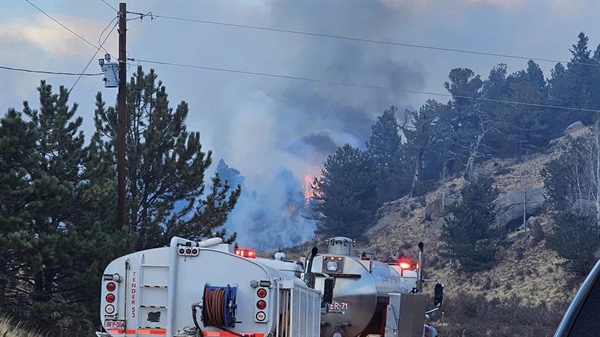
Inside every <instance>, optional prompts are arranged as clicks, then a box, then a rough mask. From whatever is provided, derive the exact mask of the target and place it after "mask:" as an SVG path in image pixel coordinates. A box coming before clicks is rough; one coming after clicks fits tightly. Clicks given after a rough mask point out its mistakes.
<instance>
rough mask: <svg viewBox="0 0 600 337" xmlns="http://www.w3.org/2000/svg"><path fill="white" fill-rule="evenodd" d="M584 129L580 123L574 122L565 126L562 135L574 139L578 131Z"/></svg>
mask: <svg viewBox="0 0 600 337" xmlns="http://www.w3.org/2000/svg"><path fill="white" fill-rule="evenodd" d="M583 129H585V125H583V123H581V122H580V121H577V122H574V123H572V124H571V125H569V126H567V128H566V129H565V131H563V134H564V135H565V136H567V137H574V136H575V135H576V134H577V133H579V131H581V130H583Z"/></svg>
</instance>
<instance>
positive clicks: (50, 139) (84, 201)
mask: <svg viewBox="0 0 600 337" xmlns="http://www.w3.org/2000/svg"><path fill="white" fill-rule="evenodd" d="M38 92H39V97H40V110H34V109H31V108H30V106H29V104H28V102H25V103H24V108H23V114H24V115H25V116H27V117H28V118H29V119H30V120H31V122H30V123H28V124H25V123H24V122H22V121H20V119H21V116H20V114H18V113H15V112H14V111H9V113H8V115H7V117H6V118H5V119H4V120H3V125H5V126H6V125H11V124H12V125H17V124H21V125H24V128H23V130H22V131H20V132H17V131H16V130H15V129H14V128H7V129H5V130H3V137H6V138H5V140H10V139H12V140H13V141H14V140H15V139H16V137H23V138H22V141H21V139H19V143H21V145H20V146H19V147H16V148H15V149H17V151H19V152H20V153H22V155H23V158H22V159H19V160H18V161H16V162H15V161H14V159H13V160H12V161H9V162H12V164H11V166H12V167H8V169H9V171H8V177H10V176H12V178H13V179H14V178H16V179H14V180H12V183H13V184H15V185H13V186H14V187H15V188H16V189H15V190H12V191H11V192H9V194H8V196H5V197H4V198H5V201H8V203H6V204H5V205H3V206H2V207H3V209H4V207H5V206H7V208H6V209H7V210H8V211H9V212H11V207H14V206H17V205H18V206H19V207H20V208H21V209H20V210H19V213H20V216H19V217H14V216H9V217H8V218H6V217H5V216H3V218H5V221H4V222H5V225H6V226H3V227H2V230H3V231H4V232H3V233H2V234H3V235H2V237H4V238H7V239H8V244H9V247H7V248H9V249H8V250H7V251H6V253H7V254H13V256H14V258H15V260H14V261H13V264H12V266H15V265H16V266H17V267H18V268H19V269H18V282H16V283H13V284H12V285H11V286H14V288H13V289H12V291H11V293H12V294H14V293H16V289H18V292H19V293H20V294H21V300H22V301H23V302H22V303H23V304H25V305H24V308H22V310H20V312H19V314H20V315H22V316H23V317H27V318H28V321H29V322H30V323H31V324H32V325H37V326H38V327H44V329H45V330H47V331H49V332H51V333H52V334H54V335H59V334H60V333H62V332H64V331H69V333H70V334H73V335H83V334H85V333H86V332H87V333H90V332H91V331H93V326H94V324H95V323H97V321H98V317H97V311H96V308H97V306H98V305H99V303H98V302H99V296H100V292H99V290H100V289H99V288H98V286H97V283H98V280H99V279H100V275H101V273H102V271H103V268H104V266H105V265H106V264H107V263H108V262H109V261H110V260H111V259H113V258H114V257H116V255H120V254H121V253H122V252H123V251H124V250H125V249H126V248H125V247H126V246H127V243H128V242H127V238H128V237H129V236H128V235H126V233H116V232H115V231H114V229H113V228H110V227H108V226H107V224H108V222H107V221H106V220H105V219H106V217H107V215H109V216H108V218H109V219H110V213H108V214H103V213H101V212H100V210H105V209H106V207H102V208H100V209H98V208H96V206H97V204H96V202H97V201H98V200H99V199H97V197H98V193H95V194H93V195H92V194H90V192H92V191H96V190H97V189H98V188H100V187H99V186H95V185H92V182H91V181H92V180H96V181H97V179H95V177H94V175H93V174H92V171H90V172H86V158H88V156H87V149H86V147H85V146H84V138H83V133H82V132H81V131H79V128H80V126H81V122H82V120H81V118H74V116H75V114H76V111H77V105H76V104H74V105H73V107H71V108H69V106H68V92H67V90H66V89H65V88H64V87H60V89H59V93H58V94H53V93H52V87H51V86H50V85H48V84H46V83H45V82H44V81H42V82H41V84H40V87H39V88H38ZM4 131H7V133H6V134H5V133H4ZM13 154H14V152H13ZM5 155H7V156H9V157H5V160H6V158H10V155H11V152H10V151H9V152H6V154H5V152H4V151H3V156H5ZM5 160H3V161H5ZM17 163H18V164H17ZM3 173H6V172H4V171H3ZM3 177H7V175H6V174H4V175H3ZM19 180H20V181H19ZM112 191H114V190H112ZM100 200H101V199H100ZM3 204H4V202H3ZM12 211H15V209H14V208H12ZM5 256H6V255H5Z"/></svg>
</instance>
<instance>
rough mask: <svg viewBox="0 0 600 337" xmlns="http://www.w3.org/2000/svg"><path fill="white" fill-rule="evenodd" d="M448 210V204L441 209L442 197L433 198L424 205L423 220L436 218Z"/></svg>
mask: <svg viewBox="0 0 600 337" xmlns="http://www.w3.org/2000/svg"><path fill="white" fill-rule="evenodd" d="M447 211H448V205H447V204H446V205H444V207H443V209H442V199H439V198H438V199H435V200H434V201H432V202H430V203H429V204H427V207H425V220H437V219H439V218H440V217H442V216H443V215H444V214H445V213H446V212H447Z"/></svg>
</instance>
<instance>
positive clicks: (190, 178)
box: [92, 67, 241, 249]
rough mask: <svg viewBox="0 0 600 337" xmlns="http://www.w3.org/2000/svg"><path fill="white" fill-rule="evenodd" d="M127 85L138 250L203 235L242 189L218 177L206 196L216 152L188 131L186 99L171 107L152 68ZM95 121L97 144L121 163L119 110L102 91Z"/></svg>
mask: <svg viewBox="0 0 600 337" xmlns="http://www.w3.org/2000/svg"><path fill="white" fill-rule="evenodd" d="M127 88H128V90H127V93H128V94H127V115H128V120H127V128H128V134H127V153H126V158H127V201H128V204H127V209H128V217H127V223H128V226H129V227H130V228H131V229H132V230H133V231H135V232H136V233H138V235H139V236H138V242H137V244H136V249H146V248H152V247H157V246H162V245H165V244H167V243H168V242H169V240H170V236H172V235H179V236H183V237H186V238H190V239H199V238H201V237H205V236H206V235H208V234H210V233H212V232H214V231H215V229H217V228H219V227H220V226H222V225H223V224H224V219H226V214H227V213H228V212H229V211H230V210H231V208H232V207H233V206H234V205H235V202H236V200H237V198H238V196H239V194H240V189H241V188H240V187H239V186H238V187H237V189H235V190H231V186H230V185H229V184H227V183H224V182H223V181H222V180H221V179H220V178H219V177H218V176H215V177H214V178H213V179H212V183H213V185H212V187H211V188H210V189H209V191H208V195H204V193H205V187H206V186H205V183H204V177H205V172H206V170H207V169H208V168H209V166H210V165H211V162H212V158H211V152H210V151H208V152H207V153H205V152H203V151H202V145H201V144H200V134H199V133H198V132H188V131H187V128H186V125H185V120H186V118H187V116H188V105H187V103H186V102H183V101H182V102H181V103H180V104H178V105H177V107H176V108H175V109H173V108H171V107H169V100H168V95H167V93H166V88H165V87H164V86H163V85H162V82H160V81H158V83H157V75H156V74H155V73H154V71H153V70H150V72H149V73H148V74H145V73H144V72H143V71H142V68H141V67H138V69H137V72H136V73H135V74H134V75H133V77H132V79H131V81H130V83H129V84H128V87H127ZM94 120H95V123H96V130H97V131H96V133H95V135H94V137H93V138H92V143H93V144H94V146H96V147H97V148H98V149H102V151H103V152H104V156H105V157H106V158H107V160H110V161H111V162H112V163H116V159H115V158H116V152H115V144H116V130H117V114H116V109H115V108H113V107H109V108H105V103H104V102H103V100H102V96H101V94H100V93H98V95H97V97H96V113H95V117H94ZM215 184H216V185H215ZM224 196H226V197H224ZM201 198H205V199H204V200H200V199H201ZM176 203H178V204H177V205H176ZM197 221H209V222H208V223H197ZM220 234H224V233H222V232H221V233H220ZM225 239H226V240H229V241H230V240H232V239H233V238H232V237H229V238H225Z"/></svg>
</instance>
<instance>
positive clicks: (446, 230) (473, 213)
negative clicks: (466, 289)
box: [442, 178, 498, 272]
mask: <svg viewBox="0 0 600 337" xmlns="http://www.w3.org/2000/svg"><path fill="white" fill-rule="evenodd" d="M461 195H462V200H461V201H458V202H455V203H454V204H452V205H450V207H449V208H448V210H449V211H450V213H451V214H452V216H450V217H447V218H446V219H445V220H446V223H445V224H444V225H443V227H442V238H443V240H444V241H445V242H446V245H447V247H448V256H450V257H452V258H456V259H458V261H459V262H460V266H461V269H462V270H464V271H467V272H472V271H478V270H484V269H489V268H491V267H492V266H493V265H494V255H495V253H496V247H495V241H496V236H497V230H495V229H494V228H493V224H494V220H495V216H496V212H495V205H494V200H495V199H496V197H497V196H498V190H497V189H496V188H494V187H493V186H492V180H491V179H489V178H479V179H478V180H477V181H474V182H472V183H470V184H468V185H466V186H465V187H464V188H463V189H462V191H461Z"/></svg>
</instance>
